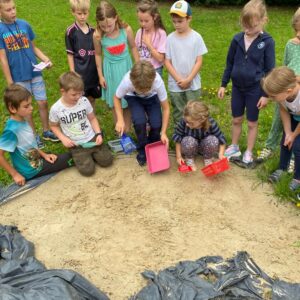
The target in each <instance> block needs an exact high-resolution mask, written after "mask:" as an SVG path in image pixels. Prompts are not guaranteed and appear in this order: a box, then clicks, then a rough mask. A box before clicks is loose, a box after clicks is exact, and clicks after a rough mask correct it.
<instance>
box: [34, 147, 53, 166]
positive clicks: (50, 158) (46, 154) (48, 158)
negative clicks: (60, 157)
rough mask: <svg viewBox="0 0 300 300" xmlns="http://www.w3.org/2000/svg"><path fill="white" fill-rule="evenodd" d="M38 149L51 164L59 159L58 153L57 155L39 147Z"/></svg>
mask: <svg viewBox="0 0 300 300" xmlns="http://www.w3.org/2000/svg"><path fill="white" fill-rule="evenodd" d="M37 151H38V153H39V154H40V156H41V157H42V158H43V159H44V160H46V161H47V162H49V163H51V164H54V163H55V161H56V160H57V155H55V154H48V153H45V152H44V151H42V150H40V149H37Z"/></svg>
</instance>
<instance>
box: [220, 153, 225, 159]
mask: <svg viewBox="0 0 300 300" xmlns="http://www.w3.org/2000/svg"><path fill="white" fill-rule="evenodd" d="M218 157H219V159H223V158H225V157H226V156H224V153H219V155H218Z"/></svg>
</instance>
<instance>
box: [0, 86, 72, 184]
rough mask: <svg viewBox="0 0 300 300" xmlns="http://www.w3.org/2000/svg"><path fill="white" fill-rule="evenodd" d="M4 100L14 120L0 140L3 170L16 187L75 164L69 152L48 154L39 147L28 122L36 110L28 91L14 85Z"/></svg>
mask: <svg viewBox="0 0 300 300" xmlns="http://www.w3.org/2000/svg"><path fill="white" fill-rule="evenodd" d="M3 98H4V103H5V105H6V108H7V110H8V112H9V114H10V118H9V120H8V121H7V123H6V125H5V128H4V131H3V133H2V135H1V137H0V167H2V168H4V169H5V170H6V171H7V173H9V174H10V175H11V177H12V178H13V180H14V182H15V183H16V184H18V185H24V184H25V181H26V180H28V179H32V178H36V177H40V176H43V175H47V174H50V173H54V172H58V171H60V170H62V169H65V168H67V167H69V166H71V165H72V164H73V163H72V158H71V155H70V154H69V153H64V154H58V155H55V154H47V153H45V152H43V151H42V150H40V149H39V148H38V145H37V142H36V139H35V136H34V133H33V131H32V128H31V127H30V125H29V123H28V122H27V121H26V119H27V118H28V117H29V116H30V115H31V114H32V110H33V107H32V99H31V94H30V92H29V91H28V90H27V89H25V88H24V87H22V86H20V85H18V84H11V85H10V86H9V87H7V88H6V90H5V92H4V97H3ZM5 152H9V154H10V158H11V161H12V165H11V164H10V163H9V162H8V161H7V160H6V158H5V156H4V154H5Z"/></svg>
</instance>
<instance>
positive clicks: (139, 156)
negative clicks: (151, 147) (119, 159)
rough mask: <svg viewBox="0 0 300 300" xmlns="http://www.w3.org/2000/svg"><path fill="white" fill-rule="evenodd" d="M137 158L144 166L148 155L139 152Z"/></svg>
mask: <svg viewBox="0 0 300 300" xmlns="http://www.w3.org/2000/svg"><path fill="white" fill-rule="evenodd" d="M136 160H137V162H138V163H139V165H140V166H141V167H142V166H144V165H145V164H146V163H147V160H146V155H145V154H141V153H139V154H138V155H137V156H136Z"/></svg>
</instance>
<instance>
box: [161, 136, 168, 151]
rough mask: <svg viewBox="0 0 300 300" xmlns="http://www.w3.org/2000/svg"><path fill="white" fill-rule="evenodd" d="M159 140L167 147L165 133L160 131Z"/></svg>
mask: <svg viewBox="0 0 300 300" xmlns="http://www.w3.org/2000/svg"><path fill="white" fill-rule="evenodd" d="M160 140H161V141H162V143H163V144H164V145H166V147H167V149H169V139H168V137H167V135H166V134H165V133H162V134H161V135H160Z"/></svg>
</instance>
